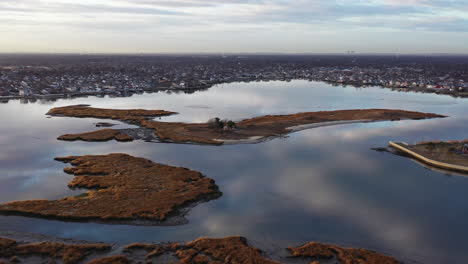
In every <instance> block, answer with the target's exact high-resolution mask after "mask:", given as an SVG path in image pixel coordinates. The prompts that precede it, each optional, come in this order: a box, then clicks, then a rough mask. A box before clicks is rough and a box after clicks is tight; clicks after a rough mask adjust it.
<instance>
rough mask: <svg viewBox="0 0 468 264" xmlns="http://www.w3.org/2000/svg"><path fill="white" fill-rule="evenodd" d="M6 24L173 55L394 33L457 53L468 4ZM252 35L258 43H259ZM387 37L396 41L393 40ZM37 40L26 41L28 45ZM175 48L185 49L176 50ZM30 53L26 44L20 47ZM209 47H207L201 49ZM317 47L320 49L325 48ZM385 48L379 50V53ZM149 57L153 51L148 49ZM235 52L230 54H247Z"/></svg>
mask: <svg viewBox="0 0 468 264" xmlns="http://www.w3.org/2000/svg"><path fill="white" fill-rule="evenodd" d="M0 17H1V20H2V24H0V31H1V32H2V34H4V35H5V36H10V37H11V38H13V39H18V41H21V39H19V38H18V35H19V34H22V35H24V36H25V37H24V38H26V36H27V35H33V34H36V33H37V34H47V35H50V36H54V38H58V39H60V40H61V41H62V40H63V41H65V39H67V38H70V37H69V36H67V35H68V34H70V32H71V31H73V32H74V33H75V34H78V33H79V34H82V35H83V36H85V35H89V36H88V37H89V38H90V40H92V41H88V42H89V43H91V42H93V41H94V42H100V43H101V42H102V41H101V40H99V38H101V37H102V38H104V39H109V38H116V36H117V33H118V34H119V36H122V38H123V40H124V41H120V39H114V40H113V41H111V42H114V43H115V42H117V43H118V42H120V43H122V42H127V40H128V39H130V38H136V39H138V41H137V42H139V43H142V42H143V41H146V42H147V41H148V39H147V36H150V35H153V36H159V37H160V38H163V40H161V39H158V38H156V37H154V39H153V40H154V41H158V43H162V42H163V43H166V44H164V46H165V47H171V48H172V47H173V48H175V47H178V48H176V50H171V52H173V51H177V50H179V49H180V48H179V46H183V43H182V42H180V37H178V36H183V37H184V38H186V40H187V41H188V42H190V43H191V44H192V45H193V47H197V48H196V50H195V49H193V51H206V50H211V51H212V50H215V49H219V46H220V45H223V44H225V43H227V44H226V45H227V46H230V45H231V44H232V45H233V46H237V47H239V48H242V49H248V48H249V47H250V48H251V49H252V48H257V47H258V46H260V47H262V46H265V45H266V47H267V46H271V45H272V44H274V43H277V44H276V46H275V47H271V48H270V49H269V50H264V51H267V52H272V51H278V50H283V49H284V48H283V47H284V45H285V42H286V40H285V39H282V38H281V37H280V36H285V35H287V36H289V37H292V38H291V41H290V43H289V44H288V46H290V47H291V49H292V48H296V49H297V46H300V47H302V48H301V50H300V51H299V50H298V51H297V52H307V51H308V52H314V51H316V50H307V48H306V47H307V46H308V45H310V43H309V41H308V40H309V39H310V37H315V39H318V38H320V39H321V44H320V45H321V47H324V46H330V45H329V43H326V41H325V39H324V37H328V38H329V37H330V36H334V37H335V38H336V39H337V40H338V39H340V40H339V42H340V43H354V42H355V40H354V39H353V36H355V34H354V35H353V34H351V33H350V32H358V33H359V35H360V38H363V37H366V38H367V39H366V40H365V42H367V43H370V42H373V41H376V39H377V38H379V39H381V38H382V36H380V35H379V36H377V35H376V34H380V33H381V32H391V31H400V32H406V35H414V34H412V33H418V34H419V38H420V39H421V37H423V38H424V36H423V34H424V33H425V32H436V33H443V34H445V36H444V39H446V42H447V44H444V45H439V46H440V47H443V46H445V47H446V48H447V49H448V48H449V47H450V48H452V49H453V46H454V44H449V43H454V42H455V41H456V40H459V38H460V37H456V38H455V37H453V36H452V35H450V34H449V33H450V32H454V33H460V32H461V33H464V32H468V26H467V25H468V3H466V1H441V0H405V1H403V0H366V1H363V0H353V1H352V0H335V1H325V0H296V1H285V0H232V1H227V0H223V1H216V2H214V1H201V0H173V1H168V0H112V1H111V0H101V1H92V0H81V1H77V0H70V1H66V0H49V1H36V0H15V1H12V0H4V1H0ZM50 32H53V33H52V34H50ZM93 33H94V34H93ZM137 34H140V36H136V35H137ZM252 35H253V36H257V37H258V40H257V39H255V38H252ZM234 36H236V37H234ZM385 36H386V38H388V39H389V40H392V39H393V38H392V36H393V35H390V33H387V35H385ZM31 37H32V36H28V37H27V38H28V42H30V41H31V40H30V38H31ZM207 39H210V40H211V43H213V44H212V46H209V44H206V40H207ZM233 39H234V42H233ZM236 39H237V40H236ZM249 39H252V40H256V41H258V43H257V44H251V45H249V44H248V43H246V42H247V41H248V40H249ZM464 39H465V40H466V36H465V38H464ZM203 40H204V43H202V41H203ZM293 40H294V42H293ZM24 41H26V39H25V40H24ZM37 41H39V39H38V40H37ZM170 41H174V42H170ZM175 41H178V42H177V43H179V44H178V45H175ZM11 42H12V41H11V40H9V39H5V40H0V44H3V45H2V46H3V47H7V46H8V47H10V48H11V47H15V48H17V47H18V46H20V45H13V44H11ZM169 42H170V43H169ZM413 42H414V43H415V44H414V45H412V46H420V45H421V44H420V43H418V44H416V42H417V40H413ZM234 43H236V44H237V45H234ZM228 44H229V45H228ZM24 45H27V44H22V45H21V46H24ZM161 45H162V44H161ZM203 45H208V46H206V48H203V47H202V46H203ZM316 45H317V48H319V46H318V45H319V44H318V43H317V44H316ZM44 46H48V45H44ZM68 46H70V47H71V46H72V45H68ZM126 46H128V47H130V46H131V45H127V44H126ZM361 46H362V48H360V47H353V49H358V50H359V49H364V48H365V47H364V46H363V44H361ZM456 46H457V49H458V50H457V51H458V52H461V50H462V49H463V48H462V45H456ZM186 47H187V46H184V48H186ZM123 48H124V47H122V49H123ZM135 48H136V47H135ZM160 48H161V47H160ZM349 48H351V47H343V48H340V50H342V49H343V50H347V49H349ZM386 48H387V47H383V46H380V47H379V49H380V50H383V49H386ZM7 49H8V48H7ZM99 49H100V48H99ZM118 49H119V48H118V47H117V50H118ZM144 49H145V50H147V48H146V47H145V48H144ZM164 49H166V48H164ZM230 49H232V48H231V47H229V48H228V50H225V51H232V52H236V51H241V50H230ZM302 49H305V50H302ZM321 49H323V48H321ZM465 49H466V48H465ZM129 51H130V52H131V51H132V50H131V49H129V50H127V52H129ZM157 51H159V50H148V52H157ZM167 51H168V50H167ZM186 51H188V50H184V52H186ZM252 51H253V50H252ZM291 51H293V50H291ZM437 51H438V52H447V51H445V50H437ZM437 51H436V50H434V52H437ZM368 52H376V50H372V51H368Z"/></svg>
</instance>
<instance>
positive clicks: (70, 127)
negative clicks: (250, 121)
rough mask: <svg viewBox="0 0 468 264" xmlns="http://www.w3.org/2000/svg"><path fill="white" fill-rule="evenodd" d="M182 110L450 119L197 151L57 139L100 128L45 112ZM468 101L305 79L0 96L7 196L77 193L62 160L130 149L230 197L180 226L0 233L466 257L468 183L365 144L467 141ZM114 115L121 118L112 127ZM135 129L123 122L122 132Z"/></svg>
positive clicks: (54, 226)
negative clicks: (195, 174)
mask: <svg viewBox="0 0 468 264" xmlns="http://www.w3.org/2000/svg"><path fill="white" fill-rule="evenodd" d="M82 103H84V104H91V105H92V106H94V107H106V108H146V109H165V110H171V111H177V112H179V113H180V114H179V115H176V116H172V117H168V118H164V119H165V120H171V121H187V122H188V121H190V122H204V121H207V120H208V119H209V118H212V117H215V116H219V117H221V118H229V119H234V120H236V119H242V118H248V117H253V116H258V115H265V114H284V113H295V112H301V111H316V110H337V109H354V108H392V109H405V110H415V111H424V112H434V113H438V114H444V115H448V116H450V118H446V119H434V120H422V121H401V122H379V123H368V124H350V125H341V126H333V127H324V128H316V129H311V130H306V131H301V132H298V133H294V134H291V135H290V136H289V137H287V138H281V139H275V140H272V141H268V142H265V143H262V144H255V145H234V146H222V147H215V146H196V145H178V144H161V143H145V142H142V141H135V142H131V143H117V142H105V143H85V142H61V141H57V140H56V137H57V136H59V135H62V134H65V133H75V132H80V131H83V132H84V131H91V130H94V129H96V128H95V127H94V125H93V123H95V122H99V121H102V120H95V119H74V118H59V117H55V118H46V116H45V115H44V114H45V113H46V112H47V111H48V110H49V109H50V108H52V107H56V106H64V105H70V104H82ZM467 112H468V100H463V99H455V98H452V97H448V96H437V95H432V94H415V93H399V92H393V91H390V90H387V89H380V88H363V89H356V88H352V87H346V88H345V87H333V86H330V85H327V84H324V83H313V82H312V83H311V82H306V81H293V82H289V83H288V82H269V83H263V82H260V83H249V84H246V83H234V84H225V85H219V86H217V87H214V88H212V89H210V90H208V91H203V92H197V93H194V94H175V93H173V94H166V93H157V94H150V95H148V94H146V95H135V96H133V97H129V98H95V97H90V98H78V99H72V100H66V99H63V100H58V101H56V102H36V103H29V104H21V103H20V101H10V102H8V103H6V104H0V123H1V128H0V202H9V201H14V200H23V199H55V198H60V197H64V196H68V195H76V194H78V193H79V191H70V190H68V189H67V186H66V185H67V182H68V181H69V180H70V179H71V176H69V175H66V174H64V173H63V172H62V169H63V167H64V166H65V165H64V164H62V163H59V162H56V161H54V160H53V158H54V157H56V156H67V155H86V154H108V153H116V152H122V153H128V154H131V155H134V156H139V157H145V158H149V159H151V160H153V161H155V162H159V163H166V164H170V165H175V166H184V167H188V168H191V169H194V170H198V171H200V172H202V173H203V174H205V175H206V176H208V177H210V178H213V179H215V181H216V183H217V184H218V185H219V187H220V189H221V191H222V192H223V193H224V194H223V196H222V197H221V198H220V199H218V200H214V201H210V202H207V203H203V204H201V205H198V206H197V207H195V208H194V209H192V210H191V211H190V213H189V214H188V215H187V218H188V220H189V221H190V222H189V224H187V225H183V226H175V227H174V226H173V227H164V226H163V227H161V226H149V227H148V226H128V225H104V224H94V223H70V222H60V221H49V220H42V219H34V218H25V217H13V216H10V217H6V216H0V229H4V230H15V231H24V232H35V233H41V234H47V235H53V236H58V237H62V238H75V239H85V240H90V241H104V242H115V243H129V242H136V241H141V242H144V241H145V242H160V241H188V240H192V239H194V238H197V237H199V236H212V237H223V236H229V235H243V236H246V237H248V238H249V240H251V241H254V242H255V243H257V244H259V245H274V246H275V247H284V246H287V245H298V244H300V243H302V242H305V241H324V242H330V243H337V244H341V245H346V246H353V247H366V248H371V249H375V250H378V251H381V252H384V253H387V254H391V255H394V256H397V257H398V258H400V259H403V260H406V261H408V262H409V263H468V226H467V223H468V210H467V209H466V208H467V206H468V195H467V193H468V177H463V176H454V175H446V174H443V173H440V172H435V171H431V170H428V169H426V168H424V167H422V166H420V165H418V164H416V163H414V162H413V161H411V160H408V159H405V158H402V157H399V156H394V155H391V154H389V153H379V152H375V151H372V150H370V148H372V147H385V146H386V145H387V142H388V141H389V140H398V141H405V142H408V143H414V142H418V141H422V140H429V139H441V140H450V139H465V138H468V133H467V132H468V115H467ZM114 123H118V122H114ZM125 126H127V125H125V124H120V125H119V126H118V127H125Z"/></svg>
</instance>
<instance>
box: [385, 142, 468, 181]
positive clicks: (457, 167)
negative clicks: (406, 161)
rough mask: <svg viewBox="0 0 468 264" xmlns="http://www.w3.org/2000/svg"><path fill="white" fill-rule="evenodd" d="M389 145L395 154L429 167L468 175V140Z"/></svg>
mask: <svg viewBox="0 0 468 264" xmlns="http://www.w3.org/2000/svg"><path fill="white" fill-rule="evenodd" d="M389 145H390V147H392V148H394V149H396V150H397V153H399V154H402V155H404V156H407V157H410V158H414V159H416V160H418V161H421V162H422V163H424V164H427V165H429V166H433V167H436V168H440V169H445V170H449V171H457V172H464V173H468V140H463V141H448V142H443V141H427V142H420V143H417V144H414V145H408V144H406V143H396V142H391V141H390V143H389Z"/></svg>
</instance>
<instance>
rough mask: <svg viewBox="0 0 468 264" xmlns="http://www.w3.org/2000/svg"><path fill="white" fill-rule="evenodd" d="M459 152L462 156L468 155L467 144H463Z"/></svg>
mask: <svg viewBox="0 0 468 264" xmlns="http://www.w3.org/2000/svg"><path fill="white" fill-rule="evenodd" d="M461 152H462V154H463V155H468V144H467V143H465V144H463V146H462V150H461Z"/></svg>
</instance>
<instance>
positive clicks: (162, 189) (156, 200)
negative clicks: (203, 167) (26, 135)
mask: <svg viewBox="0 0 468 264" xmlns="http://www.w3.org/2000/svg"><path fill="white" fill-rule="evenodd" d="M56 160H58V161H62V162H66V163H71V164H72V165H73V167H69V168H65V169H64V171H65V172H66V173H69V174H73V175H75V178H74V179H73V180H72V181H71V182H70V183H69V184H68V186H69V187H70V188H86V189H90V191H88V192H86V193H83V194H82V195H79V196H76V197H66V198H63V199H60V200H55V201H49V200H31V201H17V202H11V203H6V204H0V214H6V215H10V214H11V215H26V216H36V217H44V218H57V219H62V220H75V221H86V220H91V221H93V220H94V221H101V222H112V223H113V222H117V223H118V222H120V221H123V222H125V223H127V222H128V223H130V224H140V223H142V224H165V223H166V222H168V221H169V220H171V219H172V218H175V217H182V216H183V211H182V210H183V209H184V208H188V206H190V205H194V204H196V203H198V202H202V201H208V200H211V199H215V198H218V197H220V196H221V192H220V191H219V190H218V186H216V185H215V183H214V181H213V180H212V179H210V178H207V177H205V176H203V175H202V174H201V173H200V172H197V171H192V170H189V169H186V168H180V167H172V166H168V165H163V164H158V163H154V162H152V161H150V160H147V159H143V158H136V157H132V156H130V155H126V154H109V155H100V156H72V157H61V158H56ZM170 224H180V223H179V222H173V223H170Z"/></svg>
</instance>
